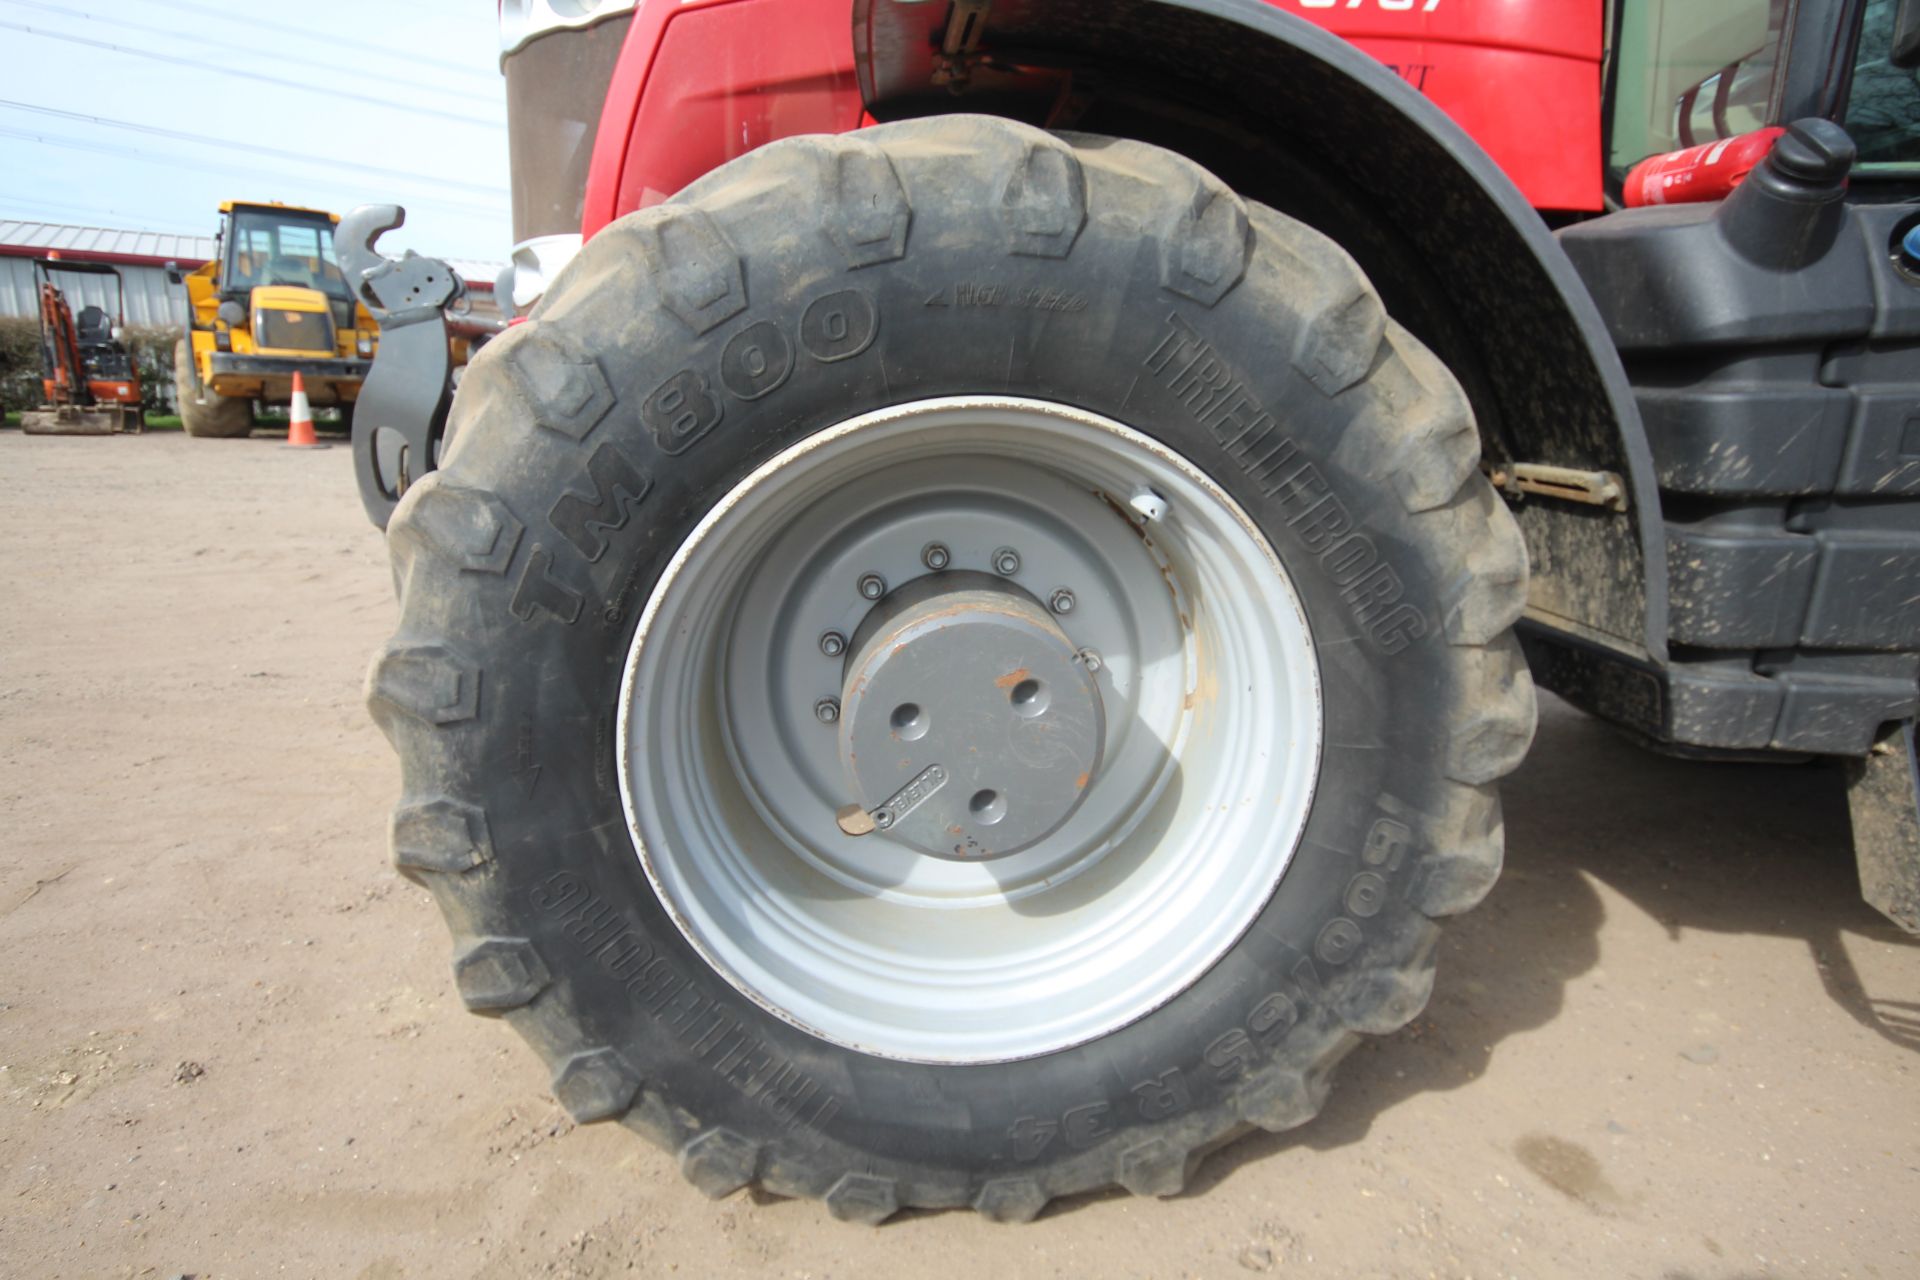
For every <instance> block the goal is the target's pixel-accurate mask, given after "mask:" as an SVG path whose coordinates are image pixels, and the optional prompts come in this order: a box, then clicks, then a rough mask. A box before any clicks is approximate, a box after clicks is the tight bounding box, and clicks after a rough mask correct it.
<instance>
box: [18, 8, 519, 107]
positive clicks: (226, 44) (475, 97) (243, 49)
mask: <svg viewBox="0 0 1920 1280" xmlns="http://www.w3.org/2000/svg"><path fill="white" fill-rule="evenodd" d="M3 2H4V3H6V4H10V5H12V6H14V7H15V8H18V9H37V10H39V11H40V12H42V13H52V14H57V15H59V16H60V17H63V18H80V19H83V20H85V21H87V22H96V23H99V24H100V25H102V26H111V27H115V28H118V29H120V30H123V31H141V32H145V33H146V34H148V35H156V36H168V37H172V38H174V39H179V40H187V41H190V42H191V43H193V44H196V45H203V46H205V47H207V48H210V49H231V50H233V51H234V52H236V53H244V54H252V55H255V56H257V55H258V54H259V52H260V50H259V48H258V47H257V46H253V45H243V44H235V43H233V42H232V41H229V40H215V39H213V38H211V37H209V36H203V35H200V34H198V33H186V32H181V31H178V30H169V29H168V28H166V27H150V26H147V25H145V24H143V23H139V22H128V21H127V20H125V19H124V18H119V17H106V16H103V15H101V14H97V13H88V12H87V11H85V10H82V9H69V8H66V7H65V6H63V5H57V4H43V3H41V2H40V0H3ZM300 66H301V68H302V69H303V70H307V71H332V72H335V73H338V74H340V75H348V76H356V77H358V78H360V79H362V80H377V81H379V82H380V83H381V84H382V85H384V86H386V88H388V89H389V90H391V89H394V88H405V89H423V90H426V91H428V92H431V93H438V94H442V95H444V96H447V97H452V98H460V99H462V100H464V101H467V102H477V103H481V104H482V105H485V106H490V107H497V106H499V105H500V99H499V98H498V97H489V96H487V95H485V94H480V93H470V92H466V91H463V90H460V89H441V88H436V87H434V86H430V85H412V84H407V83H405V82H396V81H395V80H394V78H393V77H392V76H389V75H384V74H382V73H381V72H378V71H368V70H364V69H362V68H359V67H349V66H346V65H344V64H342V63H338V62H323V61H320V60H319V59H316V58H313V57H310V56H308V55H307V54H304V53H303V54H301V55H300Z"/></svg>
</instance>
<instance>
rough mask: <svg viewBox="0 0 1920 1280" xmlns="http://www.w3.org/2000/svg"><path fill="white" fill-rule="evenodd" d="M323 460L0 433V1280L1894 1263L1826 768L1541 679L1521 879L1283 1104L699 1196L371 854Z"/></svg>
mask: <svg viewBox="0 0 1920 1280" xmlns="http://www.w3.org/2000/svg"><path fill="white" fill-rule="evenodd" d="M349 463H350V457H349V454H348V452H347V450H346V449H344V448H338V447H336V448H334V449H332V450H329V451H325V452H320V453H301V452H291V451H288V450H285V449H282V448H280V447H279V445H278V444H277V443H276V442H274V441H272V440H269V439H266V438H257V439H254V440H252V441H232V442H230V441H196V440H188V439H186V438H184V437H181V436H178V435H153V436H146V437H137V438H136V437H128V438H119V439H98V440H61V439H39V438H36V439H26V438H23V437H22V436H21V435H20V434H19V433H18V432H17V431H6V432H0V486H3V487H0V494H3V495H4V496H3V497H0V547H3V548H4V551H0V589H3V592H4V594H3V595H0V598H3V599H4V600H5V601H6V608H5V609H4V610H0V974H4V978H0V1274H5V1275H7V1276H23V1277H55V1276H72V1277H82V1276H85V1277H100V1276H148V1275H152V1276H159V1277H172V1276H178V1275H182V1274H186V1275H192V1276H196V1277H203V1278H204V1277H251V1276H269V1275H291V1276H327V1277H365V1278H368V1280H371V1278H373V1277H396V1276H459V1277H503V1278H504V1277H523V1276H549V1275H552V1276H577V1277H602V1276H616V1275H629V1274H634V1275H647V1276H664V1275H668V1274H671V1273H675V1272H682V1273H687V1274H692V1275H699V1276H735V1275H740V1276H749V1275H750V1276H774V1277H829V1276H837V1277H854V1276H868V1275H871V1276H889V1277H893V1276H902V1275H906V1276H913V1275H921V1274H929V1273H932V1272H933V1271H934V1270H935V1269H936V1268H945V1269H953V1268H955V1267H956V1266H963V1267H964V1268H965V1269H966V1271H967V1272H968V1273H973V1274H982V1275H993V1276H995V1277H1026V1276H1100V1277H1132V1276H1153V1277H1180V1276H1208V1277H1212V1276H1220V1277H1234V1276H1243V1275H1246V1274H1247V1273H1249V1272H1254V1273H1263V1272H1265V1273H1272V1274H1276V1275H1318V1276H1350V1275H1351V1276H1394V1277H1398V1276H1429V1275H1432V1276H1476V1277H1480V1276H1502V1275H1512V1276H1525V1277H1541V1276H1559V1275H1577V1276H1593V1275H1606V1276H1621V1277H1631V1276H1646V1277H1682V1276H1684V1277H1755V1276H1819V1277H1837V1276H1885V1277H1899V1276H1912V1275H1916V1274H1920V1216H1917V1215H1916V1214H1915V1213H1914V1207H1915V1206H1916V1205H1920V1092H1916V1088H1915V1086H1916V1084H1920V1080H1917V1079H1916V1066H1920V1057H1916V1052H1920V948H1917V947H1916V946H1915V945H1914V944H1913V942H1911V941H1910V940H1908V939H1906V938H1905V937H1904V936H1903V935H1901V934H1899V933H1898V932H1897V931H1896V930H1894V929H1893V928H1892V927H1891V926H1890V925H1888V924H1886V923H1885V922H1883V921H1882V920H1881V919H1880V918H1879V917H1878V916H1877V915H1876V914H1875V913H1873V912H1872V911H1871V910H1869V909H1868V908H1866V907H1865V906H1863V905H1861V903H1860V902H1859V901H1858V898H1857V890H1856V885H1855V881H1854V875H1853V870H1852V865H1851V859H1850V856H1849V852H1848V834H1847V819H1846V809H1845V805H1844V802H1843V799H1842V797H1841V794H1840V791H1839V787H1838V783H1837V780H1836V778H1835V776H1834V775H1832V774H1831V773H1826V772H1822V771H1816V770H1812V769H1802V768H1780V767H1761V766H1731V765H1703V764H1690V763H1680V762H1675V761H1667V760H1661V759H1658V758H1656V757H1653V756H1650V755H1647V754H1644V753H1642V752H1640V751H1639V750H1637V749H1636V748H1634V747H1632V746H1631V745H1629V744H1627V743H1625V742H1623V741H1622V740H1620V739H1619V738H1618V737H1616V736H1615V735H1614V734H1613V733H1612V732H1610V731H1609V730H1607V729H1606V728H1605V727H1603V726H1601V725H1599V724H1597V723H1595V722H1593V721H1590V720H1587V719H1585V718H1584V717H1582V716H1580V715H1579V714H1577V713H1575V712H1573V711H1571V710H1569V709H1568V708H1566V707H1565V706H1563V705H1561V704H1559V703H1556V702H1553V701H1551V700H1547V701H1546V702H1545V705H1544V707H1543V715H1542V724H1541V732H1540V739H1539V743H1538V745H1537V746H1536V747H1535V749H1534V752H1533V756H1532V759H1531V760H1530V762H1529V763H1528V764H1527V765H1526V767H1525V768H1524V769H1522V770H1521V772H1520V773H1519V775H1518V776H1517V777H1516V778H1515V779H1514V780H1513V781H1512V782H1511V783H1510V785H1509V786H1508V788H1507V796H1508V804H1507V812H1508V855H1507V872H1506V875H1505V877H1504V878H1503V879H1502V880H1501V882H1500V884H1499V886H1498V887H1497V888H1496V889H1495V890H1494V892H1493V894H1492V896H1491V897H1490V898H1489V899H1488V901H1487V903H1486V905H1485V906H1483V907H1482V908H1481V909H1480V910H1478V911H1477V912H1475V913H1473V914H1472V915H1471V916H1468V917H1466V918H1465V919H1463V920H1460V921H1458V922H1456V924H1455V925H1454V927H1453V928H1452V929H1451V930H1450V931H1449V932H1448V934H1447V938H1446V941H1445V943H1444V944H1443V955H1442V959H1441V965H1440V978H1439V983H1438V986H1437V988H1436V991H1435V995H1434V999H1433V1003H1432V1005H1431V1006H1430V1007H1429V1008H1428V1010H1427V1012H1426V1014H1425V1015H1424V1016H1423V1017H1421V1018H1420V1019H1419V1020H1418V1021H1417V1022H1415V1023H1414V1025H1413V1026H1411V1027H1410V1028H1408V1029H1407V1030H1406V1031H1405V1032H1403V1033H1402V1034H1400V1035H1397V1036H1395V1037H1392V1038H1391V1039H1388V1040H1385V1041H1379V1042H1375V1043H1371V1044H1368V1045H1367V1046H1365V1047H1364V1048H1362V1049H1361V1050H1360V1051H1358V1052H1357V1053H1355V1054H1354V1055H1353V1057H1352V1058H1350V1059H1349V1060H1348V1062H1347V1064H1346V1066H1345V1068H1344V1069H1343V1072H1342V1074H1341V1077H1340V1083H1339V1086H1338V1087H1337V1088H1336V1090H1335V1092H1334V1095H1333V1099H1332V1101H1331V1103H1330V1104H1329V1106H1328V1108H1327V1111H1326V1114H1325V1115H1323V1116H1322V1117H1321V1118H1320V1120H1319V1121H1318V1122H1316V1123H1315V1124H1314V1125H1312V1126H1311V1127H1309V1128H1308V1129H1307V1130H1305V1131H1303V1132H1301V1133H1299V1134H1297V1135H1292V1136H1288V1137H1274V1136H1269V1135H1259V1136H1256V1137H1254V1138H1251V1139H1248V1140H1246V1141H1243V1142H1240V1143H1238V1144H1237V1145H1235V1146H1233V1147H1231V1148H1229V1149H1227V1150H1226V1151H1224V1152H1222V1153H1220V1154H1219V1155H1216V1156H1215V1157H1214V1158H1213V1159H1212V1160H1211V1161H1209V1162H1208V1163H1207V1164H1206V1166H1204V1168H1203V1170H1202V1172H1201V1175H1200V1176H1199V1178H1198V1179H1197V1180H1196V1182H1195V1185H1194V1186H1193V1187H1192V1189H1191V1190H1190V1191H1189V1192H1188V1193H1187V1194H1185V1195H1183V1196H1181V1197H1179V1198H1177V1199H1174V1200H1170V1201H1141V1200H1134V1199H1131V1198H1128V1197H1125V1196H1121V1195H1106V1196H1093V1197H1087V1198H1082V1199H1080V1200H1076V1201H1071V1202H1067V1203H1064V1204H1056V1205H1055V1206H1054V1207H1053V1208H1052V1209H1050V1210H1049V1211H1048V1213H1047V1214H1046V1216H1045V1217H1043V1218H1042V1219H1041V1220H1040V1221H1038V1222H1037V1223H1035V1224H1033V1225H1031V1226H1028V1227H1024V1228H1008V1227H996V1226H994V1225H992V1224H989V1223H987V1222H985V1221H983V1220H981V1219H978V1218H976V1217H974V1216H973V1215H970V1214H966V1213H942V1214H907V1215H903V1216H902V1217H900V1218H898V1219H896V1220H895V1221H894V1222H893V1223H892V1224H890V1225H888V1226H886V1227H883V1228H881V1229H879V1230H869V1229H865V1228H855V1227H849V1226H845V1225H842V1224H839V1223H836V1222H834V1221H833V1220H832V1219H830V1218H828V1217H827V1215H826V1213H825V1212H824V1210H822V1209H821V1208H820V1207H819V1206H817V1205H814V1204H811V1203H804V1202H796V1201H785V1200H777V1199H772V1198H755V1197H751V1196H746V1195H741V1196H736V1197H734V1198H732V1199H729V1200H724V1201H720V1202H709V1201H706V1200H704V1199H702V1198H700V1197H699V1196H698V1195H697V1194H695V1193H694V1192H693V1191H692V1190H690V1189H689V1188H687V1187H686V1186H684V1185H683V1184H682V1183H681V1181H680V1178H679V1175H678V1173H677V1172H676V1171H675V1169H674V1167H673V1163H672V1161H671V1160H670V1159H668V1158H667V1157H666V1156H665V1155H663V1154H661V1153H659V1152H656V1151H654V1150H653V1149H652V1148H650V1147H648V1146H646V1145H645V1144H644V1143H643V1142H641V1140H640V1139H638V1138H636V1137H634V1136H632V1135H631V1134H629V1133H627V1132H625V1131H624V1130H620V1129H618V1128H615V1127H612V1126H596V1127H590V1128H585V1129H576V1128H575V1127H574V1126H573V1125H572V1124H571V1123H570V1122H569V1121H568V1120H567V1119H566V1117H565V1115H564V1114H563V1113H562V1112H561V1111H560V1110H559V1108H558V1107H557V1106H556V1105H555V1104H554V1102H553V1101H552V1099H551V1097H550V1096H549V1094H548V1092H547V1082H546V1079H545V1076H544V1073H543V1072H542V1070H541V1068H540V1066H539V1064H538V1063H537V1062H536V1060H535V1059H534V1057H533V1055H532V1054H531V1052H529V1051H527V1050H526V1049H524V1048H523V1046H521V1045H520V1044H519V1043H518V1041H517V1040H516V1039H515V1037H514V1036H513V1034H512V1033H511V1032H510V1031H508V1030H507V1028H506V1027H504V1026H502V1025H500V1024H498V1023H495V1022H488V1021H485V1020H482V1019H478V1018H472V1017H469V1016H467V1015H466V1014H465V1013H464V1012H462V1011H461V1008H460V1002H459V1000H458V998H457V997H456V996H455V995H454V993H453V990H452V984H451V981H450V978H449V973H448V965H447V961H448V943H447V938H446V935H445V931H444V930H443V928H442V926H441V924H440V921H439V919H438V916H437V914H436V912H435V911H434V909H433V906H432V904H431V902H430V901H429V899H428V898H427V896H426V895H425V894H424V893H422V892H420V891H418V890H415V889H413V888H411V887H410V886H408V885H407V884H406V883H405V882H404V881H401V880H399V879H398V878H397V877H395V876H394V875H393V873H392V872H391V870H390V869H389V868H388V865H387V861H386V848H385V834H384V829H385V821H386V813H387V809H388V806H389V805H390V804H391V803H392V802H393V800H394V798H395V795H396V792H397V789H398V768H397V766H396V764H395V762H394V760H393V757H392V755H391V753H390V752H389V751H388V749H387V746H386V744H385V742H384V741H383V740H382V739H381V737H380V735H379V734H378V732H376V731H375V729H374V728H373V726H372V724H371V723H370V722H369V721H368V719H367V717H366V714H365V712H364V710H363V709H362V706H361V693H360V687H361V678H362V673H363V671H364V669H365V663H366V661H367V657H368V655H369V654H370V653H371V652H372V649H373V647H374V645H375V643H376V642H377V641H378V640H379V639H380V638H381V637H382V636H383V634H384V633H385V632H386V631H387V629H388V628H389V627H390V626H391V624H392V620H393V616H394V607H393V601H392V587H391V583H390V579H389V577H388V573H387V569H386V563H385V557H384V554H383V551H382V548H381V546H380V542H379V539H378V537H377V536H376V535H375V534H374V533H373V532H372V531H371V530H370V529H369V527H368V526H367V525H366V523H365V520H364V518H363V517H362V516H361V514H360V509H359V503H358V501H357V499H356V498H355V496H354V492H353V483H352V478H351V474H350V465H349Z"/></svg>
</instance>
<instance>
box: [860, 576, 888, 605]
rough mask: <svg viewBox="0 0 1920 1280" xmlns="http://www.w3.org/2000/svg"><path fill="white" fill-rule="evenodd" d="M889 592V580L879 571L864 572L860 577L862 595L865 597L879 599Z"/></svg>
mask: <svg viewBox="0 0 1920 1280" xmlns="http://www.w3.org/2000/svg"><path fill="white" fill-rule="evenodd" d="M885 594H887V580H886V579H885V578H883V577H881V576H880V575H879V574H877V573H868V574H862V575H861V577H860V595H861V597H862V598H863V599H867V600H878V599H879V598H880V597H881V596H883V595H885Z"/></svg>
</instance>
